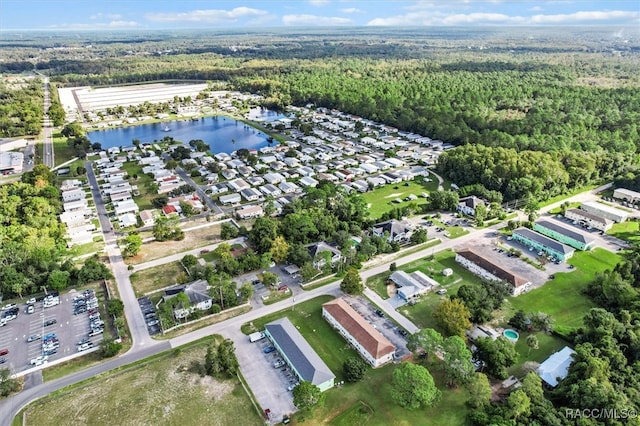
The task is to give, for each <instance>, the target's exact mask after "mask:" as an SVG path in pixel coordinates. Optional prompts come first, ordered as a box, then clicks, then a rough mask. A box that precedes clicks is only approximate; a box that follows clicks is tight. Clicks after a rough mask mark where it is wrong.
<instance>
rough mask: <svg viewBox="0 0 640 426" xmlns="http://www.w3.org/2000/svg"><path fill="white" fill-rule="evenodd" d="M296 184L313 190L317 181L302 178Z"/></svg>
mask: <svg viewBox="0 0 640 426" xmlns="http://www.w3.org/2000/svg"><path fill="white" fill-rule="evenodd" d="M298 183H300V185H302V186H305V187H311V188H315V187H316V186H317V185H318V181H317V180H315V179H314V178H312V177H310V176H303V177H302V178H300V180H299V181H298Z"/></svg>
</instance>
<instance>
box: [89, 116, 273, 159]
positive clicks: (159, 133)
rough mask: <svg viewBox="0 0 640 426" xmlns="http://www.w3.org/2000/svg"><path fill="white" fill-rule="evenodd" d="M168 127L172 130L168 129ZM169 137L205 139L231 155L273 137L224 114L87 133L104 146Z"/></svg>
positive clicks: (257, 146)
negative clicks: (223, 115) (221, 115)
mask: <svg viewBox="0 0 640 426" xmlns="http://www.w3.org/2000/svg"><path fill="white" fill-rule="evenodd" d="M166 128H168V129H169V131H165V129H166ZM167 136H170V137H172V138H173V139H174V140H176V141H180V142H184V143H189V141H191V140H193V139H201V140H203V141H205V142H206V143H208V144H209V146H210V147H211V152H212V153H214V154H216V153H219V152H226V153H229V154H230V153H231V152H233V151H236V150H238V149H240V148H247V149H258V148H262V147H265V146H267V145H268V142H267V139H268V138H269V136H268V135H267V134H265V133H263V132H261V131H260V130H258V129H256V128H254V127H251V126H248V125H246V124H244V123H242V122H240V121H236V120H234V119H232V118H228V117H220V116H216V117H205V118H198V119H196V120H191V119H187V120H181V121H167V122H164V123H153V124H140V125H135V126H127V127H120V128H115V129H105V130H96V131H93V132H88V133H87V137H88V138H89V140H90V141H91V142H93V143H95V142H98V143H100V144H102V148H103V149H107V148H113V147H116V146H128V145H132V144H133V142H132V141H133V140H134V139H138V140H139V141H140V142H142V143H153V142H154V141H160V140H162V139H163V138H165V137H167Z"/></svg>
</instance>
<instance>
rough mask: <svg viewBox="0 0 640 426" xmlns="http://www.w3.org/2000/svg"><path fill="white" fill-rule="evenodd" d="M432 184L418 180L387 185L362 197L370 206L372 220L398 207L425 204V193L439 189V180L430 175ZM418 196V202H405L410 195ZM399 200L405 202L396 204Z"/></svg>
mask: <svg viewBox="0 0 640 426" xmlns="http://www.w3.org/2000/svg"><path fill="white" fill-rule="evenodd" d="M430 178H431V179H432V181H431V182H423V181H421V180H419V179H416V180H414V181H411V182H403V183H399V184H397V185H385V186H383V187H381V188H376V189H374V190H373V191H369V192H366V193H365V194H363V195H362V198H364V200H365V202H366V203H367V204H368V205H369V215H370V217H372V218H379V217H380V216H382V215H383V214H384V213H386V212H388V211H391V210H393V209H394V208H398V207H405V206H407V205H409V204H411V203H415V204H418V205H420V204H425V203H426V199H425V198H424V197H422V196H421V194H422V193H423V192H427V193H428V192H431V191H435V190H437V189H438V179H436V178H435V176H433V175H430ZM411 194H413V195H416V196H417V197H418V199H417V200H413V201H404V199H405V198H406V197H408V196H409V195H411ZM396 198H399V199H400V200H403V201H402V202H401V203H394V202H393V200H395V199H396Z"/></svg>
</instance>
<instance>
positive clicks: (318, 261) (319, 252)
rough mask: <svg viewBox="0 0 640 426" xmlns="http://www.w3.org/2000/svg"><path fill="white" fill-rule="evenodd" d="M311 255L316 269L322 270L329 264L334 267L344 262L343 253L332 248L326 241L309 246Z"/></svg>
mask: <svg viewBox="0 0 640 426" xmlns="http://www.w3.org/2000/svg"><path fill="white" fill-rule="evenodd" d="M307 249H308V250H309V255H310V256H311V259H312V260H313V266H314V267H315V268H316V269H322V267H324V266H325V265H326V264H327V262H328V263H330V264H331V266H334V265H335V264H336V263H338V262H340V261H341V260H342V253H341V252H340V250H339V249H338V248H337V247H334V246H331V245H329V244H327V243H325V242H324V241H320V242H317V243H313V244H310V245H308V246H307Z"/></svg>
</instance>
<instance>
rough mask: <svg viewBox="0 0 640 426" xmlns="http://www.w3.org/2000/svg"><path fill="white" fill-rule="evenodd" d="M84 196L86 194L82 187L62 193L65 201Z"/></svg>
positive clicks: (79, 198)
mask: <svg viewBox="0 0 640 426" xmlns="http://www.w3.org/2000/svg"><path fill="white" fill-rule="evenodd" d="M84 198H86V194H85V192H84V191H83V190H82V189H80V188H75V189H70V190H68V191H64V192H63V193H62V201H63V202H65V203H68V202H70V201H78V200H82V199H84Z"/></svg>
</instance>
